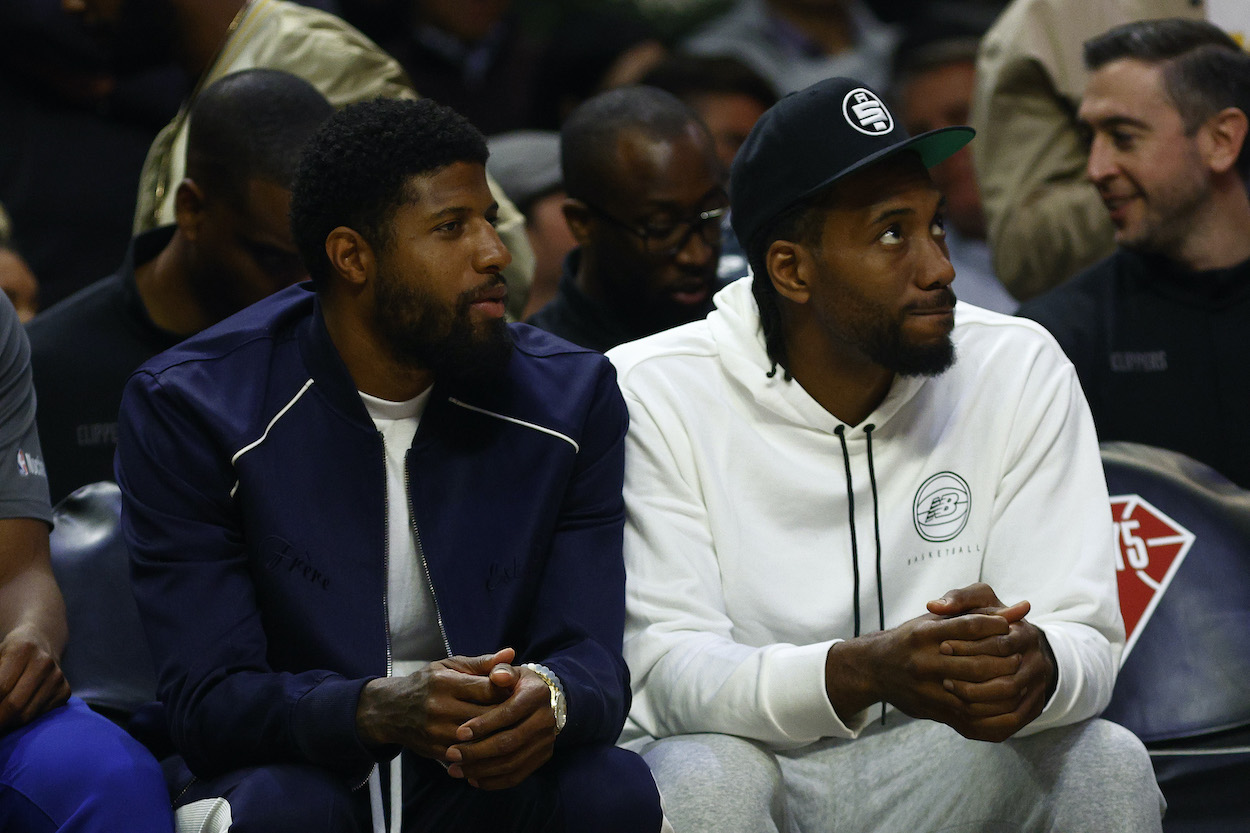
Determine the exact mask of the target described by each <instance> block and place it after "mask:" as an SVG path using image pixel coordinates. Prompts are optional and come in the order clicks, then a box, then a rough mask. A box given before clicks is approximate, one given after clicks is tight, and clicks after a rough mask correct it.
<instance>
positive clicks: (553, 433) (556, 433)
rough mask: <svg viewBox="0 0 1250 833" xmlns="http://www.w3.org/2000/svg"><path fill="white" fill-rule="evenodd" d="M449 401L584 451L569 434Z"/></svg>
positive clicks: (452, 398) (467, 404)
mask: <svg viewBox="0 0 1250 833" xmlns="http://www.w3.org/2000/svg"><path fill="white" fill-rule="evenodd" d="M447 401H448V402H451V403H452V404H453V405H459V406H460V407H461V408H464V409H465V410H468V411H476V412H477V413H479V414H485V415H486V416H490V417H494V418H495V419H502V420H503V421H504V422H511V423H513V424H515V425H523V426H525V427H526V428H532V429H533V430H535V431H541V432H542V433H544V434H550V435H551V436H553V437H559V438H560V439H562V440H564V441H565V442H566V443H568V444H569V445H571V446H573V450H574V451H576V452H579V453H580V452H581V450H582V447H581V446H580V445H578V444H577V440H575V439H573V438H572V437H570V436H569V435H568V434H561V433H560V432H559V431H555V430H553V429H551V428H545V427H543V426H542V425H535V424H534V423H532V422H526V421H525V420H523V419H517V418H516V417H510V416H505V415H503V414H497V413H495V412H494V411H488V410H486V409H485V408H479V407H477V406H476V405H470V404H469V403H467V402H461V401H460V400H459V399H456V398H455V397H448V400H447Z"/></svg>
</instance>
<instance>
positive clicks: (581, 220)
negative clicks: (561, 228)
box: [561, 197, 591, 246]
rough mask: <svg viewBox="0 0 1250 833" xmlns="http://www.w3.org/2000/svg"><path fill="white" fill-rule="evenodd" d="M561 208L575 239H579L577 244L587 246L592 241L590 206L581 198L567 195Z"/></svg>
mask: <svg viewBox="0 0 1250 833" xmlns="http://www.w3.org/2000/svg"><path fill="white" fill-rule="evenodd" d="M561 208H562V210H563V211H564V221H565V222H566V223H568V224H569V231H570V232H572V234H573V239H574V240H576V241H577V245H579V246H585V245H586V244H587V243H588V242H589V241H590V223H591V219H590V207H589V206H587V205H586V203H584V202H582V201H581V200H576V199H573V198H572V197H567V198H566V199H565V200H564V204H563V205H562V206H561Z"/></svg>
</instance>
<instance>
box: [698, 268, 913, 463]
mask: <svg viewBox="0 0 1250 833" xmlns="http://www.w3.org/2000/svg"><path fill="white" fill-rule="evenodd" d="M751 281H752V278H751V277H749V276H748V277H745V278H742V279H741V280H737V281H734V282H733V283H731V284H729V286H727V287H725V288H724V289H722V290H721V291H720V292H718V293H716V296H715V297H714V298H713V303H714V304H715V305H716V309H715V310H713V311H712V312H711V313H710V314H709V315H708V317H707V326H708V328H709V329H710V331H711V334H712V338H713V339H714V340H715V342H716V347H717V349H718V350H719V352H720V357H721V361H722V362H723V363H724V366H725V369H726V371H727V372H728V374H729V375H730V376H731V377H732V378H733V380H734V381H735V382H736V383H737V384H739V385H741V386H742V387H743V388H744V389H745V390H746V391H747V392H748V393H749V394H750V396H751V397H752V398H753V399H754V400H755V402H757V403H758V404H759V405H760V407H762V408H765V409H767V410H769V411H772V412H773V413H775V414H777V415H778V416H779V417H781V418H782V419H784V420H786V421H787V422H792V423H795V424H796V425H800V426H802V427H804V428H808V429H812V428H814V429H817V430H820V431H822V432H826V433H832V432H834V431H836V430H837V428H838V426H839V425H843V426H845V427H844V429H843V430H844V431H845V433H846V437H847V439H848V441H854V440H855V439H857V438H860V437H862V431H859V430H856V429H857V427H858V426H854V425H847V424H846V423H843V422H842V421H841V420H839V419H838V418H837V417H835V416H834V415H833V414H831V413H829V412H828V411H826V410H825V409H824V407H823V406H822V405H821V404H820V403H819V402H817V401H816V400H815V399H813V398H812V397H811V395H809V394H808V392H807V391H806V390H804V389H803V386H802V385H801V384H799V382H798V380H797V379H790V380H789V381H787V380H786V378H785V375H784V373H783V371H781V369H780V368H779V369H778V371H777V373H775V374H773V376H772V377H771V378H770V377H769V376H768V372H769V371H770V370H771V369H772V361H771V360H770V359H769V358H768V350H767V348H766V347H765V346H764V330H763V327H762V326H761V325H760V311H759V307H758V306H757V305H756V303H755V296H754V295H753V294H752V293H751ZM927 382H928V379H927V378H925V377H914V376H895V377H894V382H893V383H892V384H891V385H890V390H889V392H888V393H887V394H886V396H885V399H883V400H882V401H881V404H879V405H878V406H877V407H876V408H875V409H874V410H873V412H872V413H871V414H869V415H868V417H867V419H865V420H864V421H863V422H862V423H860V425H875V426H876V431H877V434H878V436H881V435H884V434H888V425H889V422H890V419H891V418H892V417H893V416H894V415H895V414H896V413H898V411H899V409H901V408H902V407H903V406H904V405H906V404H907V403H908V402H909V401H910V400H911V399H912V398H913V397H914V396H916V394H917V393H918V392H919V391H920V390H921V389H922V388H923V387H924V385H925V384H926V383H927Z"/></svg>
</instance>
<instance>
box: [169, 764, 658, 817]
mask: <svg viewBox="0 0 1250 833" xmlns="http://www.w3.org/2000/svg"><path fill="white" fill-rule="evenodd" d="M403 765H404V772H403V782H404V783H403V796H404V801H403V804H404V806H403V809H402V812H403V830H404V833H436V831H448V832H449V833H450V831H468V830H490V831H492V833H564V831H568V832H569V833H583V831H588V830H593V831H597V833H656V831H658V830H659V829H660V820H661V813H660V798H659V792H658V791H657V790H656V787H655V781H654V780H653V779H652V777H651V772H650V770H649V769H647V765H646V764H645V763H644V762H643V760H642V758H640V757H638V756H637V755H636V754H634V753H632V752H627V751H625V750H623V749H617V748H615V747H611V746H593V747H585V748H580V749H572V750H558V751H557V752H556V756H555V757H554V758H553V759H552V760H551V761H548V762H547V763H546V764H544V765H543V766H542V767H541V768H540V769H539V770H538V771H537V772H536V773H534V774H533V775H532V776H530V777H529V778H527V779H526V780H525V781H524V782H522V783H521V784H519V785H518V786H516V787H513V788H512V789H508V790H494V791H485V790H478V789H475V788H474V787H471V786H469V785H468V784H467V783H466V782H464V781H462V780H459V779H455V778H452V777H451V776H449V775H447V773H446V772H444V771H443V769H442V767H440V766H439V765H438V764H435V763H434V762H432V761H429V760H425V759H422V758H418V757H417V756H415V755H408V754H405V756H404V762H403ZM380 766H381V767H382V769H383V771H384V772H385V771H387V770H388V769H389V765H387V764H381V765H380ZM182 772H183V779H179V778H178V776H177V775H175V776H174V781H175V783H171V784H170V787H171V789H173V790H175V794H177V791H179V790H181V789H182V784H179V783H176V782H177V781H179V780H191V778H190V773H189V772H188V771H187V770H186V769H185V767H184V768H183V770H182ZM388 793H389V790H388V789H384V790H383V794H384V795H386V794H388ZM215 797H222V798H225V799H226V800H227V801H228V802H229V804H230V816H231V818H232V819H233V824H232V825H231V827H230V830H231V833H253V831H256V833H260V831H264V833H359V831H367V830H370V829H371V826H370V810H369V789H368V787H362V788H360V789H357V790H354V791H353V790H351V789H350V788H349V786H348V785H347V784H346V783H345V782H344V781H343V779H342V778H341V777H339V776H337V775H335V774H333V773H331V772H329V771H328V770H325V769H321V768H319V767H314V766H305V765H297V764H283V765H270V766H260V767H247V768H244V769H239V770H235V771H233V772H229V773H226V774H225V775H222V776H219V777H217V778H211V779H207V780H199V779H196V780H194V781H193V782H192V783H191V785H190V787H188V788H187V789H186V790H185V791H183V792H182V794H181V795H180V796H179V797H178V800H177V804H178V805H179V806H182V805H184V804H189V803H191V802H193V801H199V800H201V799H205V798H215Z"/></svg>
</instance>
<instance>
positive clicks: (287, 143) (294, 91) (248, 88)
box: [186, 69, 334, 205]
mask: <svg viewBox="0 0 1250 833" xmlns="http://www.w3.org/2000/svg"><path fill="white" fill-rule="evenodd" d="M333 114H334V107H333V106H332V105H331V104H330V102H329V101H327V100H326V98H325V96H323V95H322V94H321V93H319V92H318V91H317V89H316V88H315V87H313V85H312V84H310V83H308V82H307V81H305V80H304V79H303V78H299V77H297V76H295V75H292V74H290V73H289V72H282V71H280V70H275V69H248V70H243V71H241V72H234V73H231V74H230V75H226V76H224V77H223V78H221V79H219V80H217V81H215V82H214V83H212V84H211V85H209V86H208V87H207V88H206V89H205V90H204V91H203V92H201V93H200V94H199V96H198V97H197V98H196V99H195V103H194V104H193V105H192V108H191V113H190V125H189V127H188V129H187V164H186V169H187V175H188V176H189V177H190V178H191V179H193V180H194V181H195V182H196V184H197V185H199V186H200V187H201V188H202V189H204V191H205V192H206V193H209V194H216V195H220V196H222V197H223V198H225V199H227V200H231V201H233V202H234V203H235V204H236V205H237V204H239V200H241V198H242V196H243V194H244V193H245V190H246V187H247V182H248V181H249V180H254V179H263V180H267V181H269V182H272V183H275V184H277V185H280V186H282V187H283V188H290V187H291V183H292V182H293V181H294V179H295V168H296V164H297V162H298V160H299V152H300V150H301V149H302V148H303V146H304V143H305V142H307V141H308V139H309V138H310V137H312V135H313V134H314V133H315V132H317V128H319V127H320V126H321V125H322V124H323V123H324V122H325V121H326V119H328V118H330V116H331V115H333Z"/></svg>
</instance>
